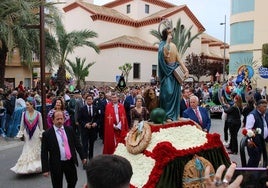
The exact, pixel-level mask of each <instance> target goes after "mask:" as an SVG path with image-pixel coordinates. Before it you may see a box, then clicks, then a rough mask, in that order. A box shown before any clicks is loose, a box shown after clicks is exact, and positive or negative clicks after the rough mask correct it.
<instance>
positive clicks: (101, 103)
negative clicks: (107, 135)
mask: <svg viewBox="0 0 268 188" xmlns="http://www.w3.org/2000/svg"><path fill="white" fill-rule="evenodd" d="M106 104H107V100H106V98H105V93H104V92H102V91H101V92H100V93H99V97H98V98H96V99H94V101H93V105H94V106H95V107H96V108H97V110H98V134H99V137H100V139H102V140H103V127H104V113H105V106H106Z"/></svg>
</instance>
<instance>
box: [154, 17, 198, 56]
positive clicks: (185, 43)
mask: <svg viewBox="0 0 268 188" xmlns="http://www.w3.org/2000/svg"><path fill="white" fill-rule="evenodd" d="M171 25H172V24H171ZM192 27H193V26H191V27H190V28H189V29H186V28H185V27H184V25H182V24H181V19H180V18H179V19H178V21H177V25H176V28H175V30H174V36H173V39H172V42H173V43H174V44H175V45H176V47H177V49H178V51H179V54H180V56H181V57H183V55H184V54H185V52H186V50H187V49H188V48H189V47H190V45H191V43H192V42H193V40H195V39H196V38H197V37H198V36H199V35H200V34H202V32H199V33H197V34H195V35H194V36H191V30H192ZM150 33H151V35H153V36H155V37H156V38H157V39H158V40H159V41H161V33H159V32H158V31H157V30H151V31H150ZM156 43H159V42H156Z"/></svg>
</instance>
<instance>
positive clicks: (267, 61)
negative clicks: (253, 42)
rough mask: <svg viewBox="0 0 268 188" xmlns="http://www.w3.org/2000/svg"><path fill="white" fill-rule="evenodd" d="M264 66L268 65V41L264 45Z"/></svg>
mask: <svg viewBox="0 0 268 188" xmlns="http://www.w3.org/2000/svg"><path fill="white" fill-rule="evenodd" d="M262 66H263V67H268V43H265V44H263V45H262Z"/></svg>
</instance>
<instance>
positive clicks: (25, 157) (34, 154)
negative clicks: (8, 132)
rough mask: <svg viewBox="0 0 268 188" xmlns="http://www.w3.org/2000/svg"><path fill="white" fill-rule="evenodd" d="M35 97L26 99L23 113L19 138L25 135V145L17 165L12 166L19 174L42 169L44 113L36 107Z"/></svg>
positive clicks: (36, 171) (37, 171)
mask: <svg viewBox="0 0 268 188" xmlns="http://www.w3.org/2000/svg"><path fill="white" fill-rule="evenodd" d="M34 108H35V101H34V98H33V97H28V98H27V100H26V111H25V112H23V113H22V117H21V124H20V131H19V133H18V134H17V136H16V137H17V138H23V137H24V141H25V143H24V146H23V149H22V154H21V155H20V157H19V159H18V161H17V163H16V165H15V166H14V167H12V168H11V170H12V171H14V172H15V173H17V174H32V173H39V172H41V171H42V168H41V156H40V155H41V137H42V133H43V123H42V115H41V113H40V112H38V111H37V110H35V109H34Z"/></svg>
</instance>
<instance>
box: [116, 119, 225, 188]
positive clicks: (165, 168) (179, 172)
mask: <svg viewBox="0 0 268 188" xmlns="http://www.w3.org/2000/svg"><path fill="white" fill-rule="evenodd" d="M122 140H124V141H123V142H122V143H119V144H118V146H117V148H116V150H115V153H114V154H116V155H120V156H123V157H125V158H127V159H128V160H129V161H130V163H131V165H132V168H133V176H132V178H131V182H130V183H131V187H132V188H134V187H135V188H136V187H137V188H155V187H163V188H179V187H201V185H202V182H203V181H204V179H203V174H204V170H205V167H206V166H207V165H208V164H207V163H210V164H212V166H213V168H214V169H217V168H218V167H219V166H220V165H222V164H225V165H226V166H229V165H230V159H229V156H228V154H227V153H226V151H225V148H224V146H223V144H222V142H221V140H220V135H219V134H216V133H214V134H208V133H206V132H203V131H202V130H201V129H200V127H199V126H198V125H196V124H195V123H194V122H193V121H191V120H183V121H177V122H171V123H165V124H152V123H148V122H141V123H139V124H138V125H137V126H134V127H133V128H132V129H131V130H130V131H129V133H128V135H126V137H125V138H124V139H122ZM191 162H192V163H193V165H192V166H194V168H195V170H196V172H192V171H193V170H192V169H191V167H190V166H191V164H190V163H191ZM186 166H189V168H187V169H186ZM198 166H199V167H198ZM213 168H212V170H211V174H212V175H213V172H214V169H213ZM191 174H192V175H191ZM187 182H188V183H189V182H190V184H189V185H187ZM191 182H192V183H191Z"/></svg>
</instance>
